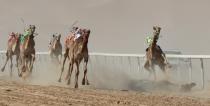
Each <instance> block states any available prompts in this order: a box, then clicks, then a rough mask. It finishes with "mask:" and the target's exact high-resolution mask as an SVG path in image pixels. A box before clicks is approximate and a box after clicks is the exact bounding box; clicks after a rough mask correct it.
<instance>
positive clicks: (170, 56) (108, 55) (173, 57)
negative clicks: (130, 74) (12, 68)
mask: <svg viewBox="0 0 210 106" xmlns="http://www.w3.org/2000/svg"><path fill="white" fill-rule="evenodd" d="M5 53H6V51H0V54H1V55H2V54H5ZM36 54H37V55H49V53H48V52H36ZM89 55H90V57H91V58H93V57H95V58H96V57H97V58H98V57H105V58H104V60H103V61H105V63H106V61H107V57H110V58H115V57H116V58H121V60H122V58H124V57H128V58H127V59H128V60H127V61H128V64H129V65H130V66H129V67H130V69H131V65H132V64H131V58H137V59H140V58H145V54H116V53H94V52H92V53H89ZM166 56H167V58H169V59H189V76H190V77H192V59H197V60H199V61H200V70H201V77H202V78H201V80H202V81H201V86H202V88H205V79H206V78H205V74H206V72H205V68H204V59H205V60H206V59H210V55H174V54H167V55H166ZM97 61H98V62H101V61H102V60H97ZM137 62H138V63H137V64H138V69H139V70H140V63H139V62H140V60H138V61H137ZM96 63H97V62H96ZM114 63H115V62H113V64H114ZM92 64H93V63H92ZM105 65H106V64H105ZM120 65H121V64H120ZM114 67H116V66H114ZM190 79H192V78H190Z"/></svg>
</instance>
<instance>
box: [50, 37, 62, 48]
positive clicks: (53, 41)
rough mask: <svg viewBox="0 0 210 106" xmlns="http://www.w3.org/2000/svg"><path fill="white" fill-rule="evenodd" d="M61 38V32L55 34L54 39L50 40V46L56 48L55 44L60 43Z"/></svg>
mask: <svg viewBox="0 0 210 106" xmlns="http://www.w3.org/2000/svg"><path fill="white" fill-rule="evenodd" d="M60 39H61V34H59V35H55V34H53V35H52V39H51V40H50V43H49V47H50V48H55V45H56V44H57V43H60Z"/></svg>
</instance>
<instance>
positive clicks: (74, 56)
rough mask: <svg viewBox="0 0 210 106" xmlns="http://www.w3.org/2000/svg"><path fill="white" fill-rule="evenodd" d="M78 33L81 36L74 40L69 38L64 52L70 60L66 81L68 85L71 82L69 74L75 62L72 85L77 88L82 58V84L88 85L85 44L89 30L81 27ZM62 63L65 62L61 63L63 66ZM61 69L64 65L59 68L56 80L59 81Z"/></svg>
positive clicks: (87, 56) (86, 47)
mask: <svg viewBox="0 0 210 106" xmlns="http://www.w3.org/2000/svg"><path fill="white" fill-rule="evenodd" d="M80 33H81V35H82V36H80V37H79V38H78V39H76V40H75V41H74V40H73V39H70V41H69V43H68V45H67V48H68V52H67V53H65V56H66V57H68V58H69V60H70V62H69V68H68V73H67V75H66V79H67V80H68V82H67V84H68V85H69V84H70V82H71V74H72V71H73V67H74V64H76V72H75V86H74V87H75V88H78V76H79V65H80V63H81V61H82V59H84V63H85V68H84V76H83V80H82V85H85V84H86V85H89V81H88V78H87V64H88V58H89V55H88V46H87V44H88V38H89V35H90V30H87V29H83V30H80ZM64 64H65V63H63V66H64ZM63 69H64V67H62V69H61V74H60V78H59V80H58V81H59V82H61V77H62V73H63Z"/></svg>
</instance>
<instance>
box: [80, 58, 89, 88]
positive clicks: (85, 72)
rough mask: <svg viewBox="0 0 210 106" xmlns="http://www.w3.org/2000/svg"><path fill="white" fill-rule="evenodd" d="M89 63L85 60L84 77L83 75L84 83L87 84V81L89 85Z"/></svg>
mask: <svg viewBox="0 0 210 106" xmlns="http://www.w3.org/2000/svg"><path fill="white" fill-rule="evenodd" d="M87 64H88V60H85V69H84V77H83V80H82V85H85V82H86V84H87V85H89V81H88V78H87Z"/></svg>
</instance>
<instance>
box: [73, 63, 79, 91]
mask: <svg viewBox="0 0 210 106" xmlns="http://www.w3.org/2000/svg"><path fill="white" fill-rule="evenodd" d="M76 66H77V70H76V73H75V86H74V88H78V77H79V63H78V62H76Z"/></svg>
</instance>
